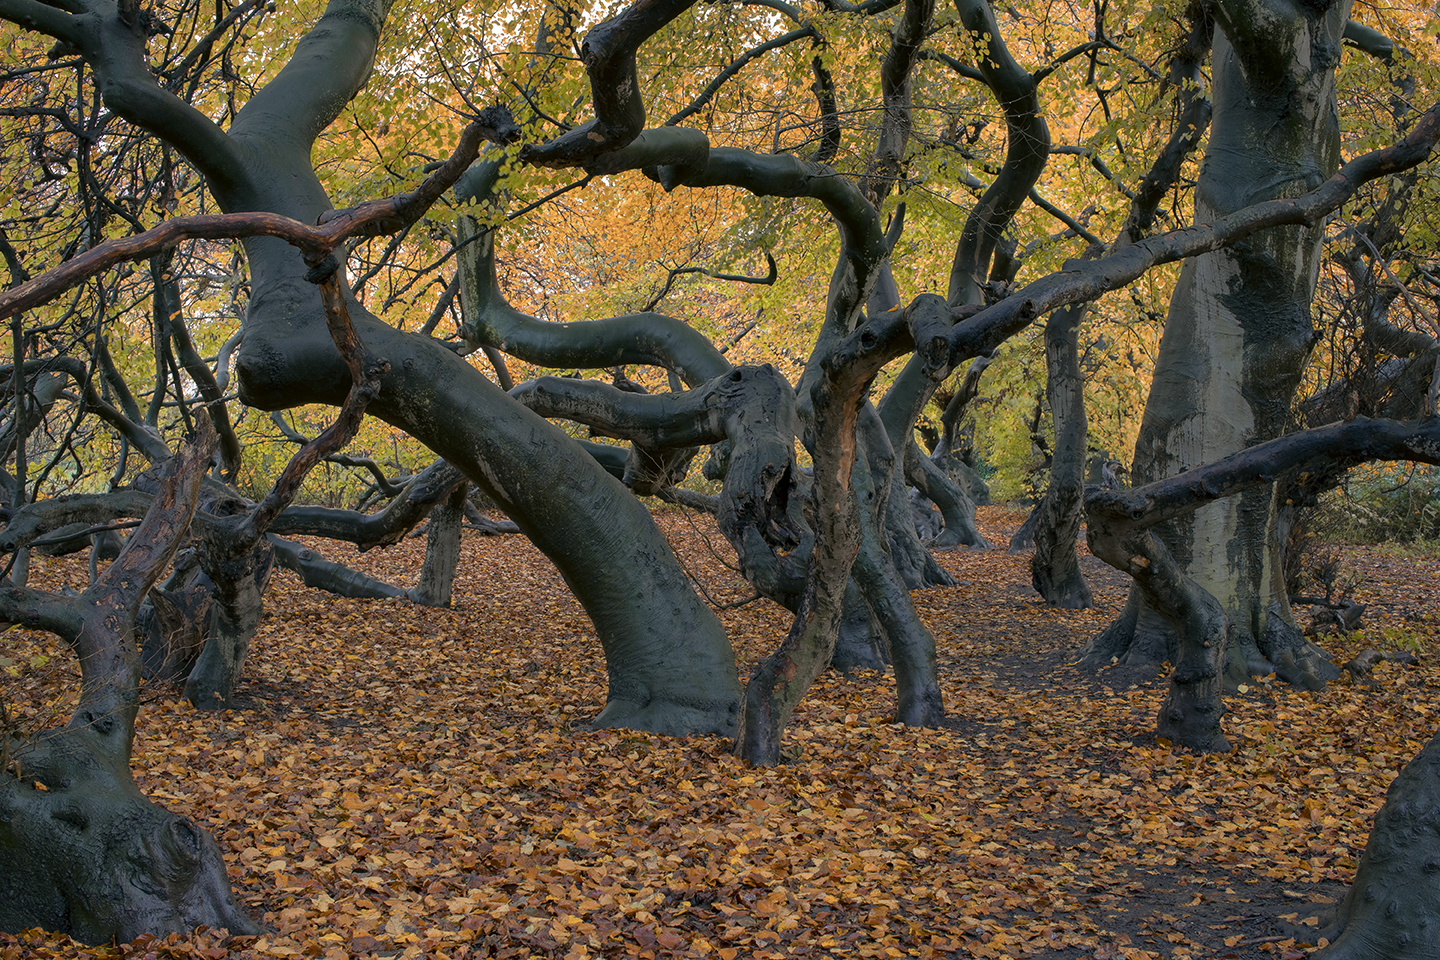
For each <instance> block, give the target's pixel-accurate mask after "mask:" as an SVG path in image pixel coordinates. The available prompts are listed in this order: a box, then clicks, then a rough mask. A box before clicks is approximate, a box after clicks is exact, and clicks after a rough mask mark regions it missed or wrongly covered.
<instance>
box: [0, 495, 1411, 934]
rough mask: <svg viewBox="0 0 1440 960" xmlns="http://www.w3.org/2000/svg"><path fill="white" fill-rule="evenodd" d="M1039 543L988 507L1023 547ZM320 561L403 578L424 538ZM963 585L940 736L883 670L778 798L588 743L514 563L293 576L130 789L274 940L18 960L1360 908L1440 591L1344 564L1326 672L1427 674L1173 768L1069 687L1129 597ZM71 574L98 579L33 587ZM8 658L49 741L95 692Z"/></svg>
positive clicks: (763, 619)
mask: <svg viewBox="0 0 1440 960" xmlns="http://www.w3.org/2000/svg"><path fill="white" fill-rule="evenodd" d="M1020 519H1021V517H1019V516H1016V515H1015V514H1013V513H1007V512H1005V511H1003V510H1000V509H998V508H989V509H986V510H982V517H981V520H982V526H983V528H984V530H985V533H986V535H987V536H989V537H991V539H992V540H994V541H996V542H1000V543H1003V542H1005V536H1006V534H1008V532H1009V529H1012V528H1013V527H1014V526H1016V525H1018V523H1019V520H1020ZM660 521H661V523H662V526H663V527H664V528H665V529H666V531H667V533H668V535H669V536H670V538H671V540H672V542H673V543H674V544H675V545H676V546H677V548H678V550H679V551H680V553H681V555H682V556H683V557H684V558H685V562H686V564H687V566H688V567H689V568H690V569H691V571H692V572H693V573H694V574H695V575H696V576H698V577H699V578H700V579H701V580H702V581H703V582H704V583H705V584H706V585H707V588H708V590H709V593H710V595H711V596H712V597H714V598H715V599H716V600H717V601H725V600H735V599H741V598H743V597H744V596H746V595H747V593H748V591H747V590H746V589H744V587H743V584H742V583H741V582H740V581H739V580H738V578H736V577H735V576H734V574H733V573H732V572H731V571H730V570H728V569H727V568H726V567H725V565H724V564H723V562H722V560H721V558H722V557H724V556H726V555H727V554H728V551H727V550H725V549H724V548H723V547H722V544H723V541H722V540H721V539H720V538H719V537H718V536H717V535H715V534H714V532H713V526H712V525H710V524H708V523H704V522H703V521H701V520H696V519H694V517H693V516H691V515H685V514H679V513H674V512H667V513H665V514H663V515H661V517H660ZM327 549H328V550H329V552H330V554H331V555H332V556H334V557H336V558H337V559H342V560H346V561H347V562H352V563H355V564H356V565H357V566H360V567H363V568H365V569H368V570H370V571H372V572H376V573H378V574H380V575H383V576H386V577H387V578H389V579H391V580H392V581H393V582H398V583H401V584H408V583H410V582H411V581H412V580H413V577H414V571H416V570H418V566H419V562H420V558H421V556H422V551H423V541H420V540H412V541H409V542H408V543H406V544H405V545H403V546H401V547H397V548H394V549H391V550H389V551H383V552H381V551H376V552H372V553H370V554H365V555H360V556H347V555H342V554H341V553H340V552H337V551H336V550H335V549H334V548H333V546H329V547H327ZM940 559H941V562H942V564H944V565H945V566H947V567H948V568H949V569H950V570H951V571H952V572H953V573H954V574H955V575H956V576H957V577H958V578H960V579H961V580H962V581H964V582H963V583H962V584H961V585H960V586H958V587H955V588H951V589H944V590H930V591H925V592H923V593H920V594H917V595H916V597H917V602H918V604H919V605H920V607H921V610H922V613H923V614H924V616H925V618H926V620H927V621H928V622H929V623H930V624H931V626H932V628H933V629H934V631H935V633H936V637H937V641H938V643H939V649H940V660H941V668H942V678H943V682H944V687H945V693H946V698H947V700H946V705H947V709H948V711H949V714H950V716H951V717H952V718H953V720H952V721H951V722H950V724H949V725H948V726H947V728H946V729H941V730H911V729H905V728H902V727H898V726H895V725H892V724H891V723H890V721H889V712H890V710H891V708H892V704H893V683H892V681H891V679H890V678H889V677H888V676H882V675H878V674H869V675H865V674H860V675H856V676H852V677H850V678H844V677H840V676H830V675H827V676H826V677H824V678H823V679H822V680H821V682H820V683H819V684H818V686H817V688H816V689H815V690H814V691H813V692H812V694H811V695H810V697H809V698H808V700H807V701H806V703H805V704H804V705H803V706H802V707H801V709H800V711H799V712H798V713H797V715H796V717H795V721H794V724H793V727H792V732H791V733H790V735H789V738H788V745H789V750H790V752H791V754H792V756H793V760H792V762H790V763H789V764H787V765H786V766H784V767H782V768H779V769H770V770H757V769H751V768H748V767H746V766H744V765H743V764H741V763H740V762H738V761H737V760H735V759H734V758H732V757H730V756H728V754H727V752H726V744H725V743H724V742H722V741H720V740H718V739H707V738H695V739H690V740H674V739H666V738H663V737H657V736H649V735H646V734H643V733H635V732H628V731H603V732H597V733H592V732H587V731H586V730H585V728H584V724H585V720H586V718H587V717H590V716H593V715H594V714H595V713H596V712H597V711H598V709H599V707H600V706H601V704H602V703H603V699H604V693H605V688H604V669H603V662H602V661H601V659H600V657H599V650H598V644H597V642H596V641H595V639H594V637H593V635H592V633H591V630H590V626H589V622H588V621H587V619H586V618H585V616H584V614H583V612H582V611H581V609H580V608H579V607H578V605H576V603H575V602H574V601H573V600H572V599H570V597H569V596H568V594H567V593H566V591H565V589H564V586H563V584H562V582H561V581H560V578H559V576H558V575H557V574H556V573H555V571H554V570H553V568H551V567H550V565H549V564H548V562H547V561H545V560H544V559H543V558H542V557H541V556H540V555H539V554H538V553H537V552H536V551H535V550H534V549H533V548H532V547H531V546H530V545H529V544H528V543H527V542H526V541H525V540H523V539H522V538H520V537H503V538H482V537H478V536H474V535H470V534H467V540H466V543H465V555H464V557H463V559H462V567H461V574H460V577H459V581H458V583H457V585H456V597H457V600H456V606H455V609H453V610H432V609H426V608H420V607H416V606H413V605H410V604H408V603H405V602H367V601H346V600H337V599H332V598H330V597H328V596H325V595H322V594H319V593H316V592H313V591H308V590H305V589H303V588H302V587H301V586H299V584H298V582H297V581H296V580H295V579H293V578H292V577H291V576H290V575H289V574H285V573H281V574H277V581H278V582H277V583H276V584H275V586H274V588H273V589H272V592H271V595H270V601H269V609H268V612H267V615H266V620H265V623H264V625H263V627H262V631H261V636H260V638H259V639H258V642H257V643H256V644H255V646H254V648H253V650H252V652H251V664H250V672H249V677H248V680H247V682H246V684H245V685H244V687H243V690H242V694H243V697H244V702H245V704H246V706H245V708H244V709H241V710H238V711H234V712H231V713H229V714H226V715H212V714H201V713H198V712H196V711H194V710H192V709H191V708H190V707H188V706H187V705H183V704H177V703H176V702H175V701H174V693H173V691H166V690H150V691H148V693H147V705H146V707H145V710H144V712H143V713H142V716H141V722H140V733H139V736H138V739H137V742H136V752H135V763H134V766H135V770H136V776H137V778H138V779H139V781H140V783H141V786H142V788H143V789H144V790H145V791H146V792H147V793H148V794H149V795H150V796H151V797H153V798H155V799H156V800H157V801H159V802H161V803H163V804H165V805H166V806H168V807H169V808H170V809H172V810H175V811H178V812H181V813H184V814H187V815H189V816H191V817H193V818H195V819H196V820H197V821H199V822H200V823H201V824H202V825H204V826H205V827H207V828H208V829H210V830H211V831H212V832H213V833H214V835H215V836H216V838H217V840H219V841H220V843H221V846H222V848H223V849H224V850H225V852H226V856H227V858H228V860H229V862H230V870H231V875H232V877H233V879H234V883H235V888H236V890H237V892H238V895H239V897H240V899H241V901H242V902H243V903H244V904H245V905H246V906H247V907H248V908H249V909H250V910H251V911H253V913H254V914H255V915H257V916H259V917H260V918H262V920H263V921H264V923H265V924H267V925H268V926H269V927H270V928H272V930H273V932H272V933H269V934H267V935H265V936H263V937H260V938H258V939H242V940H230V941H226V940H224V939H223V938H222V937H221V936H219V935H217V934H212V933H208V932H204V931H202V932H199V933H197V934H195V935H193V936H191V937H189V938H181V937H172V938H171V939H170V940H168V941H144V940H142V941H140V942H137V943H136V944H133V945H128V946H124V947H109V948H85V947H81V946H79V945H76V944H73V943H70V942H69V941H67V940H63V939H57V938H54V937H47V936H46V935H44V934H40V933H38V932H32V933H30V934H25V935H22V936H20V937H18V938H15V937H3V936H0V958H3V960H8V958H12V957H18V956H50V955H53V956H101V957H120V956H125V957H131V956H134V957H148V956H156V957H165V956H199V957H212V958H219V957H227V956H229V957H249V956H301V955H305V956H321V957H345V956H369V955H375V956H403V957H420V956H425V957H450V958H459V957H475V956H497V957H498V956H516V957H521V956H535V957H566V958H581V957H623V956H642V957H695V958H711V957H714V958H721V960H731V958H737V957H739V958H752V957H754V958H765V957H800V956H827V955H843V956H858V957H870V956H873V957H904V956H920V957H925V956H970V957H1027V956H1044V957H1056V958H1072V957H1100V958H1111V957H1125V958H1141V957H1175V958H1183V957H1235V958H1261V957H1263V958H1297V957H1300V956H1303V955H1304V953H1305V952H1306V949H1307V947H1306V943H1307V940H1309V939H1311V937H1307V935H1306V933H1305V931H1306V930H1309V929H1314V927H1313V926H1307V925H1306V923H1307V921H1308V922H1309V923H1310V924H1312V925H1313V924H1314V923H1315V921H1314V920H1313V919H1311V918H1312V917H1313V915H1314V914H1315V912H1316V906H1315V905H1317V904H1318V905H1321V908H1322V909H1323V905H1325V904H1330V903H1334V902H1336V901H1337V900H1338V899H1339V897H1340V896H1342V895H1343V892H1344V884H1346V883H1348V881H1349V879H1350V877H1351V876H1352V874H1353V870H1354V867H1355V864H1356V861H1357V859H1358V858H1359V856H1360V854H1361V852H1362V851H1363V849H1364V843H1365V838H1366V834H1367V831H1368V829H1369V824H1370V819H1371V816H1372V815H1373V813H1374V812H1375V810H1376V809H1377V808H1378V807H1379V805H1380V803H1381V802H1382V800H1383V797H1384V792H1385V789H1386V787H1387V786H1388V784H1389V782H1390V780H1391V779H1392V778H1393V776H1394V775H1395V773H1396V772H1397V771H1398V770H1399V768H1400V767H1401V766H1403V765H1404V763H1405V762H1407V761H1408V760H1409V759H1410V758H1411V757H1412V756H1413V755H1414V754H1415V753H1416V752H1417V751H1418V750H1419V749H1420V747H1421V745H1422V744H1423V742H1424V741H1425V740H1426V739H1428V738H1429V736H1430V735H1431V733H1432V732H1433V730H1434V727H1435V722H1436V721H1435V718H1434V717H1433V715H1432V709H1433V708H1432V706H1431V703H1432V702H1433V701H1434V700H1435V696H1434V692H1433V687H1434V686H1435V684H1436V674H1435V672H1434V671H1433V669H1432V667H1431V666H1430V663H1429V660H1428V658H1427V657H1426V656H1425V654H1426V653H1428V652H1429V649H1430V647H1431V646H1432V645H1433V644H1434V642H1435V633H1436V630H1435V627H1436V621H1435V620H1434V616H1435V611H1437V610H1440V607H1437V606H1436V603H1435V600H1436V597H1435V594H1434V590H1435V589H1436V588H1435V584H1437V583H1440V577H1437V574H1440V561H1437V560H1436V559H1435V558H1434V557H1418V558H1417V557H1414V556H1408V557H1403V558H1401V557H1394V556H1387V555H1385V554H1383V553H1379V552H1374V551H1371V552H1352V556H1351V558H1350V562H1351V563H1352V565H1354V567H1355V568H1356V569H1358V570H1360V571H1361V572H1363V575H1364V581H1363V583H1362V584H1361V585H1360V587H1359V588H1357V590H1356V595H1357V597H1358V598H1359V599H1361V600H1369V601H1370V602H1371V607H1370V610H1369V611H1368V612H1367V615H1366V616H1367V619H1366V623H1367V625H1368V626H1369V628H1370V629H1369V631H1368V633H1367V635H1365V636H1352V637H1350V638H1348V639H1345V640H1343V641H1338V642H1331V643H1330V649H1331V651H1332V652H1333V653H1334V654H1335V656H1336V658H1337V662H1338V661H1343V660H1344V659H1348V658H1349V657H1350V656H1352V655H1353V654H1354V653H1356V652H1358V651H1359V650H1361V649H1363V648H1364V647H1366V646H1373V645H1376V644H1377V643H1390V644H1394V643H1400V644H1402V645H1406V646H1409V647H1411V648H1418V649H1419V651H1420V652H1421V657H1422V661H1421V666H1420V667H1418V668H1415V667H1409V668H1407V667H1401V666H1397V665H1393V664H1383V665H1381V666H1380V667H1378V668H1377V670H1376V672H1375V680H1376V683H1375V685H1373V686H1370V685H1357V684H1354V683H1352V682H1351V681H1350V680H1349V678H1348V677H1347V678H1343V679H1341V680H1339V681H1337V682H1336V683H1334V684H1332V685H1331V688H1330V689H1329V690H1328V691H1325V692H1323V693H1319V694H1305V693H1297V692H1294V691H1291V690H1288V689H1280V688H1278V687H1272V686H1271V685H1270V684H1268V683H1265V682H1257V683H1255V684H1253V685H1251V686H1250V688H1249V690H1248V692H1247V693H1245V694H1243V695H1240V696H1237V697H1234V698H1232V699H1231V701H1230V703H1229V707H1230V713H1229V715H1228V716H1227V718H1226V732H1227V735H1228V736H1229V738H1230V740H1231V742H1232V744H1233V745H1234V746H1235V750H1234V752H1233V753H1232V754H1230V755H1227V756H1211V757H1203V758H1201V757H1195V756H1189V755H1184V754H1176V753H1173V752H1172V751H1171V750H1169V749H1167V748H1166V747H1165V746H1164V745H1162V744H1159V743H1157V742H1156V740H1155V737H1154V735H1153V732H1152V731H1153V724H1154V718H1155V714H1156V710H1157V709H1158V705H1159V700H1160V696H1161V694H1162V692H1163V686H1162V684H1161V683H1160V682H1159V681H1158V680H1151V681H1149V682H1147V683H1144V684H1142V685H1141V686H1138V687H1122V688H1117V689H1111V688H1110V686H1107V677H1106V675H1105V674H1103V673H1102V674H1100V675H1099V676H1096V675H1092V674H1085V673H1082V672H1080V671H1078V670H1077V669H1075V668H1073V667H1072V666H1070V665H1069V664H1070V662H1071V660H1072V659H1073V656H1074V654H1075V652H1076V651H1077V650H1078V649H1079V648H1080V646H1081V644H1082V643H1083V642H1084V640H1085V638H1086V637H1088V636H1089V635H1091V634H1092V633H1093V632H1094V631H1096V630H1098V629H1099V628H1100V627H1101V626H1103V625H1104V624H1105V623H1106V622H1107V621H1108V620H1109V619H1110V618H1112V617H1113V616H1114V615H1115V614H1116V613H1117V612H1118V610H1119V608H1120V606H1121V603H1122V600H1123V596H1124V588H1125V582H1124V580H1123V579H1122V578H1121V577H1119V576H1118V575H1114V574H1112V573H1111V572H1109V571H1108V569H1107V568H1104V567H1103V566H1101V565H1100V564H1098V562H1097V561H1094V560H1093V559H1091V558H1088V557H1087V558H1085V562H1086V570H1087V573H1088V574H1089V575H1090V576H1091V579H1092V583H1093V584H1094V585H1095V587H1096V593H1097V600H1098V604H1099V605H1098V607H1097V609H1095V610H1093V611H1087V612H1068V611H1054V610H1050V609H1047V608H1046V607H1044V606H1043V605H1042V604H1040V603H1039V602H1038V601H1037V600H1036V599H1035V597H1034V595H1033V593H1032V592H1031V590H1030V589H1029V587H1028V582H1029V569H1028V557H1027V556H1013V557H1012V556H1007V555H1006V554H1005V553H1004V552H1003V551H1000V550H990V551H983V552H972V551H957V552H954V553H950V554H945V555H942V556H941V558H940ZM66 575H68V576H83V573H82V567H81V565H80V564H79V563H77V562H71V561H49V566H48V567H46V568H45V569H43V570H42V571H41V573H40V576H42V577H45V578H48V580H49V581H50V583H51V584H52V585H53V583H54V581H55V578H57V577H62V576H66ZM1427 591H1428V592H1427ZM722 616H723V617H724V618H725V620H726V622H727V624H728V626H729V628H730V630H731V635H732V637H733V638H734V641H735V645H736V650H737V654H738V656H739V658H740V660H741V669H742V675H747V676H748V671H749V668H750V665H751V664H753V663H754V662H755V660H756V658H757V657H759V656H762V655H763V654H764V653H765V652H766V651H767V650H768V649H769V648H770V647H771V646H772V645H773V644H774V643H775V641H776V639H777V638H778V637H779V636H780V635H781V633H782V631H783V629H784V625H785V620H784V617H783V616H782V615H781V614H780V612H779V611H778V610H777V609H776V608H774V607H771V606H769V605H768V604H765V603H764V602H755V603H750V604H747V605H743V606H739V607H735V608H733V609H727V610H724V611H723V612H722ZM19 633H20V632H19V631H16V632H15V633H12V634H11V635H10V637H9V638H7V641H10V640H14V638H15V637H16V635H17V634H19ZM5 653H6V655H7V656H8V657H9V658H10V668H9V669H10V672H12V673H19V674H20V677H21V679H20V680H15V679H13V678H12V679H11V680H10V682H9V683H8V684H7V686H6V687H5V689H4V692H5V693H6V694H7V695H8V697H9V698H10V706H11V709H12V712H13V711H15V710H16V709H17V707H18V708H20V713H21V714H22V715H23V716H22V719H24V720H28V721H30V722H33V721H34V718H35V715H36V711H37V710H39V711H42V712H43V710H44V705H43V701H44V698H45V696H46V695H48V694H49V693H51V692H53V691H54V690H56V689H59V688H60V687H61V686H63V685H64V684H66V683H69V682H71V681H69V680H67V672H66V671H64V670H59V669H57V667H58V665H59V662H60V661H63V659H64V657H63V655H62V654H60V653H58V652H57V651H56V649H55V648H54V647H53V646H52V645H51V644H50V642H49V641H43V642H42V641H40V640H37V639H36V638H35V637H34V636H33V635H32V636H29V637H22V639H21V640H19V641H17V642H7V645H6V648H5ZM44 657H53V658H55V661H56V662H55V663H51V664H46V663H44V662H43V659H42V658H44ZM32 658H33V663H32ZM54 709H55V712H57V713H63V710H64V707H63V705H62V706H59V707H56V708H54Z"/></svg>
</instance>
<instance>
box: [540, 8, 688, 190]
mask: <svg viewBox="0 0 1440 960" xmlns="http://www.w3.org/2000/svg"><path fill="white" fill-rule="evenodd" d="M694 2H695V0H637V2H635V3H632V4H631V5H630V6H628V7H626V8H625V9H624V10H622V11H620V12H619V13H617V14H615V15H614V16H613V17H610V18H609V19H607V20H604V21H602V22H601V23H600V24H599V25H598V26H596V27H595V28H594V29H592V30H591V31H590V32H589V33H588V34H587V35H586V36H585V40H584V42H583V43H581V45H580V60H581V62H582V63H584V64H585V70H586V72H587V73H589V75H590V96H591V102H592V104H593V105H594V108H595V118H594V119H593V120H590V121H588V122H586V123H583V124H581V125H580V126H578V127H576V128H575V129H573V130H569V131H567V132H565V133H563V134H561V135H560V136H559V137H556V138H555V139H554V140H551V141H550V142H548V143H543V144H535V145H531V146H527V147H525V149H523V150H522V151H521V152H520V157H521V159H522V160H524V161H525V162H526V163H531V164H535V165H536V166H543V167H576V166H583V165H584V164H585V163H587V162H588V161H590V160H592V159H594V158H595V157H598V156H600V155H601V154H604V153H609V152H610V151H612V150H618V149H620V148H622V147H624V146H626V145H628V144H629V143H630V141H631V140H634V139H635V138H636V137H637V136H639V135H640V131H642V130H644V129H645V100H644V96H643V95H642V94H641V92H640V80H639V77H638V75H637V74H636V65H635V54H636V51H637V50H639V48H640V45H641V44H642V43H644V42H645V41H646V40H648V39H650V38H651V37H652V36H654V35H655V34H656V33H657V32H658V31H659V30H660V29H661V28H663V27H664V26H665V25H666V24H668V23H670V21H672V20H674V19H675V18H676V17H678V16H680V14H682V13H684V12H685V11H686V10H688V9H690V7H691V5H693V4H694Z"/></svg>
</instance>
